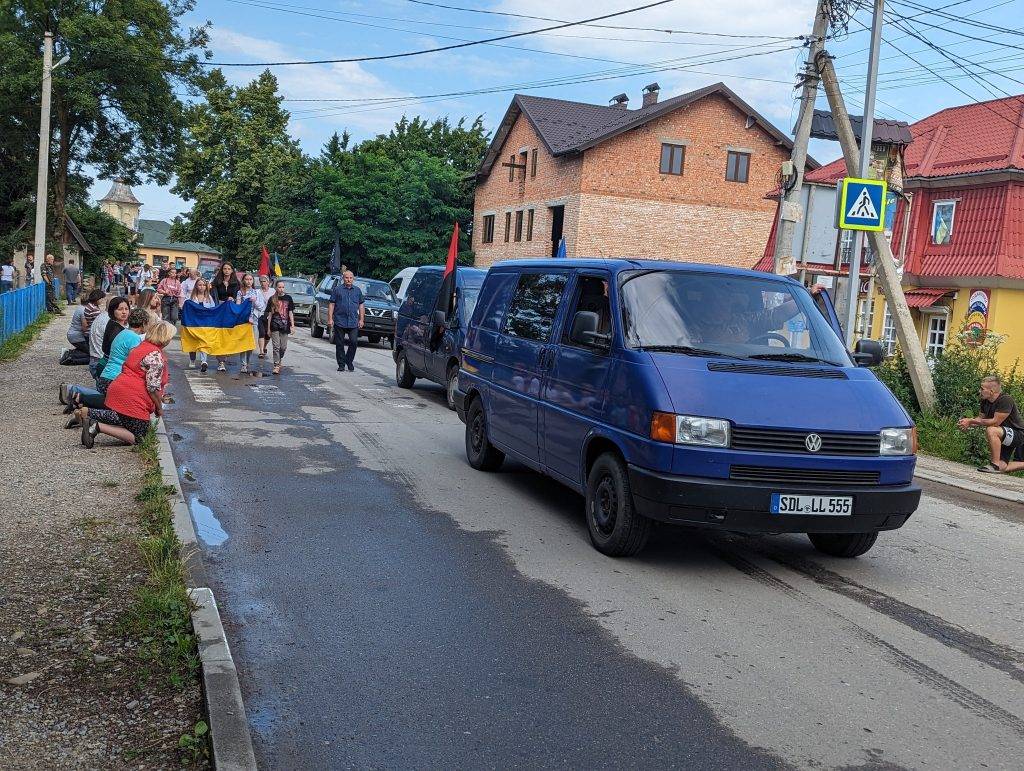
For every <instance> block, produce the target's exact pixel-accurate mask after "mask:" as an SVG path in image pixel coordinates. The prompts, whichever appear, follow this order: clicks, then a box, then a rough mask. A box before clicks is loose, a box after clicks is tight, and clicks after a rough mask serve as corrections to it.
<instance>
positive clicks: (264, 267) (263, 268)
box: [256, 246, 270, 277]
mask: <svg viewBox="0 0 1024 771" xmlns="http://www.w3.org/2000/svg"><path fill="white" fill-rule="evenodd" d="M256 275H257V276H267V277H269V276H270V252H268V251H267V247H266V246H261V247H260V267H259V270H257V271H256Z"/></svg>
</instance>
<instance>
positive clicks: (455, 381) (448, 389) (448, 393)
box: [445, 364, 459, 410]
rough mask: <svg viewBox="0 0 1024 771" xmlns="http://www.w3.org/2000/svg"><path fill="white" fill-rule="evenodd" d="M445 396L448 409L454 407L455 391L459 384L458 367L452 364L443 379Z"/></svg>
mask: <svg viewBox="0 0 1024 771" xmlns="http://www.w3.org/2000/svg"><path fill="white" fill-rule="evenodd" d="M445 384H446V386H445V398H446V399H447V401H448V409H450V410H454V409H455V391H456V389H457V388H458V386H459V368H458V367H457V366H455V365H454V364H453V365H452V366H450V367H449V368H448V377H447V379H446V380H445Z"/></svg>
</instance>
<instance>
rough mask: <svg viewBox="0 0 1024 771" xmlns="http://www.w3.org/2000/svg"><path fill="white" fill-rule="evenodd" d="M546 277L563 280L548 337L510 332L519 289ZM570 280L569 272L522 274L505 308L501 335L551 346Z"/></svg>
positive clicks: (544, 271)
mask: <svg viewBox="0 0 1024 771" xmlns="http://www.w3.org/2000/svg"><path fill="white" fill-rule="evenodd" d="M545 276H547V277H555V278H558V279H561V281H562V288H561V293H560V295H559V302H558V303H557V304H556V305H555V307H554V312H553V313H552V314H551V317H550V323H549V325H548V327H547V335H546V336H545V337H544V338H538V337H527V336H525V335H520V334H515V333H513V332H512V331H511V330H510V323H511V321H512V319H513V315H514V312H515V311H516V310H517V305H516V302H517V300H518V298H519V296H520V295H519V288H520V286H521V285H522V284H523V282H524V281H527V280H529V279H535V278H541V277H545ZM569 278H570V274H569V272H568V271H560V270H528V271H525V270H524V271H523V272H522V273H520V274H519V277H518V278H517V279H516V284H515V287H514V288H513V290H512V295H511V297H509V300H508V306H507V307H506V308H505V318H504V319H503V320H502V323H501V328H500V331H501V334H502V335H504V336H505V337H508V338H512V339H515V340H524V341H526V342H531V343H537V344H539V345H547V344H549V343H550V342H551V338H552V336H553V335H554V332H555V329H556V326H557V322H558V314H559V311H560V310H561V306H562V303H561V300H562V299H563V298H564V297H565V289H566V287H567V286H568V284H569Z"/></svg>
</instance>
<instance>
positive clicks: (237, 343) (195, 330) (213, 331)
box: [181, 300, 256, 356]
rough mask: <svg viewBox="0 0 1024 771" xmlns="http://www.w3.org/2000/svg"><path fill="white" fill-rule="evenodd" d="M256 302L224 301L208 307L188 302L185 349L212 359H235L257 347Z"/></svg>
mask: <svg viewBox="0 0 1024 771" xmlns="http://www.w3.org/2000/svg"><path fill="white" fill-rule="evenodd" d="M251 314H252V300H246V301H245V302H243V303H241V304H238V303H233V302H223V303H221V304H220V305H218V306H216V307H215V308H207V307H206V306H204V305H200V304H199V303H197V302H195V301H194V300H186V301H185V305H184V306H182V308H181V350H183V351H184V352H185V353H195V352H196V351H202V352H203V353H206V354H209V355H210V356H231V355H232V354H235V353H242V352H243V351H251V350H253V348H255V347H256V343H255V338H254V337H253V334H252V324H251V323H250V322H249V317H250V315H251Z"/></svg>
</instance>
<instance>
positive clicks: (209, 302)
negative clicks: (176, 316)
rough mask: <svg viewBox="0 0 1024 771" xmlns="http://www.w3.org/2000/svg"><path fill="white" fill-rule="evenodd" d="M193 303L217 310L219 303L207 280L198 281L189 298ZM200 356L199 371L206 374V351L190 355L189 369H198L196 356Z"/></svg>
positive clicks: (200, 279) (194, 352)
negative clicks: (212, 293)
mask: <svg viewBox="0 0 1024 771" xmlns="http://www.w3.org/2000/svg"><path fill="white" fill-rule="evenodd" d="M188 299H190V300H192V301H193V302H197V303H199V304H200V305H202V306H203V307H204V308H216V307H217V301H216V300H214V299H213V295H211V294H210V282H208V281H207V280H206V279H205V278H199V279H196V283H195V286H193V287H192V295H191V296H190V297H189V298H188ZM197 353H198V354H199V371H200V372H206V369H207V366H208V364H207V361H206V352H205V351H193V352H192V353H190V354H189V355H188V368H189V369H195V368H196V354H197Z"/></svg>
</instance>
